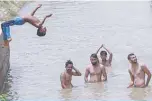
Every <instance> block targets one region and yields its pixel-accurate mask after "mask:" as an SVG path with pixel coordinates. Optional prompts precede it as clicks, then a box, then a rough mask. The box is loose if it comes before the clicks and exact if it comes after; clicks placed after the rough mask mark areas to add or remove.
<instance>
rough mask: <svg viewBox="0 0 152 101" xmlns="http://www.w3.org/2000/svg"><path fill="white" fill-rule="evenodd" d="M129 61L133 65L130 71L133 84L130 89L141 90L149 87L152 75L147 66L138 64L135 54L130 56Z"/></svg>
mask: <svg viewBox="0 0 152 101" xmlns="http://www.w3.org/2000/svg"><path fill="white" fill-rule="evenodd" d="M128 60H129V62H130V63H131V66H130V68H129V70H128V72H129V74H130V78H131V83H130V85H129V86H128V88H130V87H133V86H134V87H139V88H143V87H147V86H148V84H149V81H150V79H151V73H150V71H149V69H148V68H147V66H146V65H143V64H140V63H138V61H137V58H136V56H135V54H133V53H131V54H129V55H128ZM145 74H147V76H148V78H147V81H145ZM145 82H146V83H145Z"/></svg>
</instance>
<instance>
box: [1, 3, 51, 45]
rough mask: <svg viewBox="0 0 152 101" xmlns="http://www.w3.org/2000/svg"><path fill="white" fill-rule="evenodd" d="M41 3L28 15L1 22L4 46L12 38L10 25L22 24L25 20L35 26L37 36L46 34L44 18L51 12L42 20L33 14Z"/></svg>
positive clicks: (49, 15)
mask: <svg viewBox="0 0 152 101" xmlns="http://www.w3.org/2000/svg"><path fill="white" fill-rule="evenodd" d="M41 6H42V5H41V4H40V5H38V6H37V7H36V8H35V9H34V10H33V12H32V13H31V14H30V15H25V16H18V17H15V18H14V19H12V20H9V21H5V22H3V23H2V24H1V28H2V34H3V40H4V44H2V45H4V46H9V42H10V41H11V40H12V38H11V35H10V26H13V25H24V24H25V23H26V22H27V23H30V24H31V25H33V26H34V27H36V28H37V35H38V36H45V34H46V27H44V26H43V24H44V22H45V20H46V19H47V18H49V17H51V16H52V14H48V15H46V16H45V17H44V19H43V20H42V21H40V20H39V19H38V18H37V17H35V16H34V14H35V12H36V11H37V10H38V9H39V8H40V7H41Z"/></svg>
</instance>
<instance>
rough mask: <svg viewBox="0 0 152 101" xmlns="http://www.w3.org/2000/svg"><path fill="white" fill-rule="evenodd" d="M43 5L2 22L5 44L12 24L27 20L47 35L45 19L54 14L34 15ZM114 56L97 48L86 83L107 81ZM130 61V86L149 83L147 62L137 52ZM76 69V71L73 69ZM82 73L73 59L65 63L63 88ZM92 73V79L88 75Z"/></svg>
mask: <svg viewBox="0 0 152 101" xmlns="http://www.w3.org/2000/svg"><path fill="white" fill-rule="evenodd" d="M41 6H42V5H41V4H40V5H38V6H37V7H36V8H35V10H34V11H33V12H32V13H31V14H30V15H28V16H19V17H16V18H15V19H12V20H9V21H5V22H3V23H2V24H1V29H2V34H3V40H4V44H2V45H4V46H9V42H10V41H11V40H12V38H11V35H10V26H13V25H23V24H25V23H26V22H28V23H30V24H31V25H33V26H34V27H36V28H37V35H38V36H45V35H46V31H47V30H46V27H44V26H43V24H44V22H45V20H46V19H47V18H49V17H51V16H52V14H48V15H46V16H45V17H44V19H43V20H42V21H40V20H39V19H38V18H37V17H35V16H34V14H35V12H36V11H37V10H38V9H39V8H40V7H41ZM101 48H104V49H105V50H106V51H101V52H100V57H99V58H98V55H97V54H98V53H99V51H100V49H101ZM107 52H108V53H109V58H108V59H107ZM112 57H113V54H112V53H111V52H110V51H109V50H108V49H107V48H106V47H105V46H104V45H101V47H100V48H99V49H98V50H97V52H96V53H94V54H91V56H90V62H91V64H90V65H88V66H87V68H86V70H85V75H84V81H85V82H86V83H96V82H105V81H107V79H108V78H107V73H108V69H109V68H112V67H111V63H112ZM128 61H129V62H130V64H131V65H130V67H129V69H128V72H129V75H130V78H131V83H130V85H129V86H128V88H130V87H139V88H143V87H146V86H148V85H149V81H150V79H151V72H150V71H149V69H148V68H147V66H146V65H145V64H140V63H139V62H138V61H137V57H136V55H135V54H133V53H131V54H129V55H128ZM72 70H74V72H73V71H72ZM81 75H82V74H81V73H80V71H79V70H78V69H76V68H75V67H74V65H73V62H72V61H71V60H68V61H67V62H66V63H65V71H64V72H63V73H61V75H60V80H61V86H62V88H63V89H66V88H72V87H73V85H72V83H71V80H72V76H81ZM89 75H90V79H88V76H89ZM145 75H147V80H145Z"/></svg>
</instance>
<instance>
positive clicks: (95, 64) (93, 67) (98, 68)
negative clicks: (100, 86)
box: [84, 54, 107, 83]
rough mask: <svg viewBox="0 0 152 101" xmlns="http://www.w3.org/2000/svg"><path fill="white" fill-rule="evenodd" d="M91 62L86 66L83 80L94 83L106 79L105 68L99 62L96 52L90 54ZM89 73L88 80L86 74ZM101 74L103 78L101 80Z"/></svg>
mask: <svg viewBox="0 0 152 101" xmlns="http://www.w3.org/2000/svg"><path fill="white" fill-rule="evenodd" d="M90 61H91V64H90V65H89V66H88V67H87V68H86V71H85V77H84V80H85V82H86V83H87V82H89V83H95V82H101V81H107V74H106V70H105V68H104V67H103V66H102V65H101V64H100V63H99V60H98V57H97V54H92V55H91V56H90ZM89 75H90V80H88V76H89ZM102 76H104V79H103V80H102Z"/></svg>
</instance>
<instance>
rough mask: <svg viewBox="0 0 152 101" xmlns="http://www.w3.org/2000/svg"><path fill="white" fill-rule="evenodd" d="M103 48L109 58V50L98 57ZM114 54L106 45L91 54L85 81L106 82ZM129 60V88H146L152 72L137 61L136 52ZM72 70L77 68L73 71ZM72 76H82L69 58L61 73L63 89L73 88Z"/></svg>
mask: <svg viewBox="0 0 152 101" xmlns="http://www.w3.org/2000/svg"><path fill="white" fill-rule="evenodd" d="M101 48H104V49H105V50H106V51H107V52H108V53H109V58H108V59H107V52H106V51H101V52H100V57H98V55H97V54H98V52H99V50H100V49H101ZM112 57H113V54H112V53H111V52H110V51H109V50H108V49H107V48H106V47H105V46H104V45H102V46H101V47H100V48H99V49H98V51H97V52H96V53H94V54H91V56H90V62H91V64H90V65H88V66H87V68H86V70H85V75H84V81H85V82H86V83H97V82H104V81H107V79H108V78H107V73H108V70H109V69H110V68H112V67H111V63H112ZM128 61H129V62H130V64H131V65H130V67H129V69H128V72H129V75H130V79H131V83H130V84H129V86H128V88H130V87H138V88H144V87H147V86H148V85H149V81H150V79H151V72H150V71H149V69H148V68H147V66H146V65H145V64H140V63H139V62H138V61H137V57H136V55H135V54H134V53H130V54H129V55H128ZM72 70H75V72H73V71H72ZM145 74H146V75H147V80H145V76H146V75H145ZM89 75H90V79H89V80H88V76H89ZM72 76H81V73H80V71H79V70H77V69H76V68H75V67H74V66H73V62H72V61H71V60H68V61H67V62H66V63H65V71H64V72H63V73H61V75H60V80H61V86H62V88H63V89H66V88H72V87H73V85H72V83H71V80H72Z"/></svg>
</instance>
